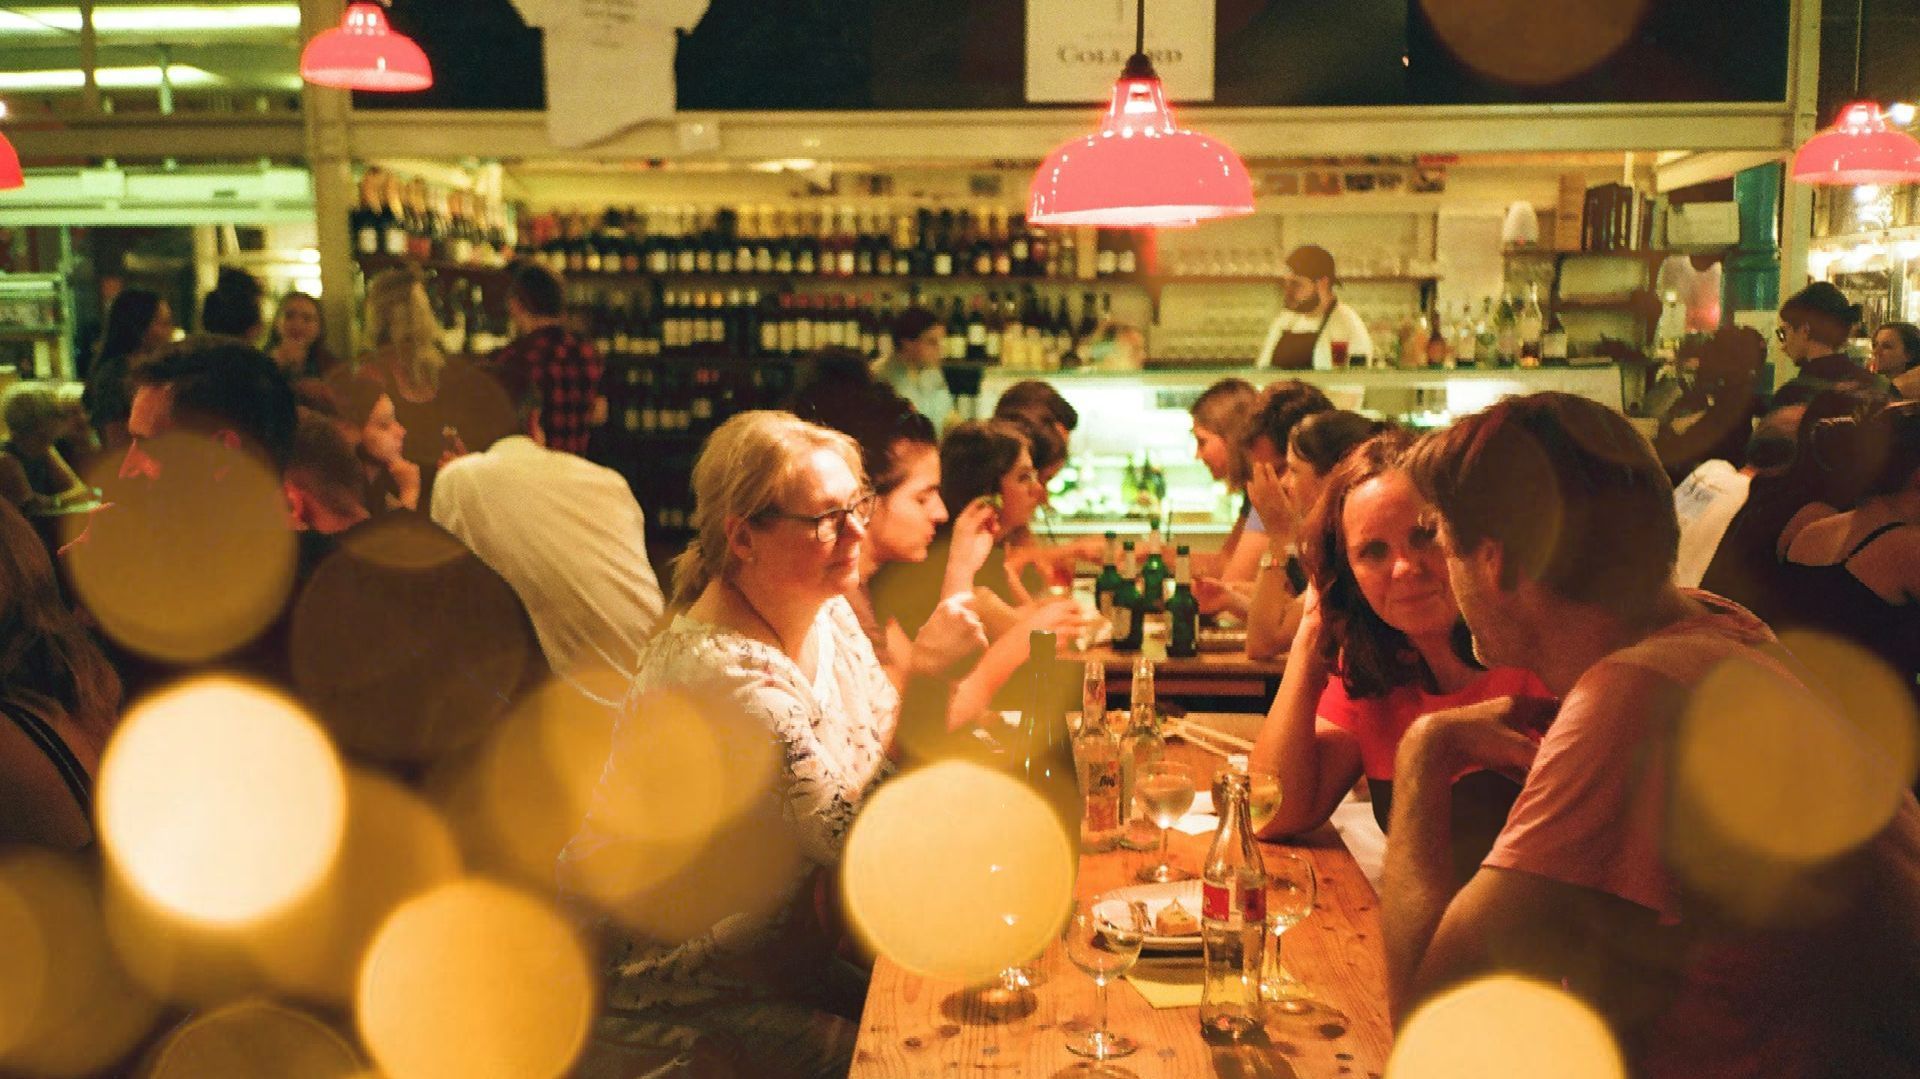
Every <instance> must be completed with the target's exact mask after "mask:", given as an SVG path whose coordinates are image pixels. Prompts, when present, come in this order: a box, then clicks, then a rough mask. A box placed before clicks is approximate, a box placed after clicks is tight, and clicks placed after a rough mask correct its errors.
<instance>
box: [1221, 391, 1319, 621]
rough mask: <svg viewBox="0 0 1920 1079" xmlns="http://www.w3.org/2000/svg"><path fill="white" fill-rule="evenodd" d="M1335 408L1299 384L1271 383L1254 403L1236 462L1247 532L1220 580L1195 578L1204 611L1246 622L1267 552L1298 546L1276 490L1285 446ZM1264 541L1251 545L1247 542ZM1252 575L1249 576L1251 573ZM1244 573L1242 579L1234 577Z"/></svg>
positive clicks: (1294, 522) (1296, 523)
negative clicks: (1299, 429) (1303, 425)
mask: <svg viewBox="0 0 1920 1079" xmlns="http://www.w3.org/2000/svg"><path fill="white" fill-rule="evenodd" d="M1332 408H1333V402H1332V401H1330V400H1328V399H1327V395H1326V394H1325V393H1324V392H1322V391H1321V389H1320V388H1319V387H1318V386H1314V385H1312V384H1311V383H1306V382H1302V381H1300V380H1299V379H1297V378H1288V379H1282V380H1280V381H1278V382H1274V383H1270V384H1268V386H1267V387H1266V388H1265V389H1263V390H1261V391H1260V396H1259V397H1258V398H1257V399H1255V401H1254V403H1253V409H1252V412H1251V413H1250V414H1249V415H1248V417H1247V422H1246V426H1245V428H1244V429H1243V430H1242V433H1241V436H1240V447H1239V453H1240V459H1241V460H1242V462H1243V463H1244V466H1245V468H1246V470H1247V503H1248V505H1249V506H1250V507H1251V509H1250V511H1249V512H1248V513H1247V515H1246V528H1245V530H1244V532H1243V534H1242V536H1241V539H1240V543H1239V545H1238V546H1237V547H1236V548H1235V550H1234V557H1233V560H1232V561H1231V562H1230V563H1229V564H1228V565H1227V566H1226V574H1227V575H1226V576H1224V577H1209V576H1202V577H1198V578H1196V579H1195V581H1194V587H1193V594H1194V597H1195V598H1197V599H1198V600H1199V601H1200V609H1201V610H1202V611H1209V612H1211V611H1229V612H1231V613H1233V614H1235V615H1239V616H1240V617H1243V618H1244V617H1246V616H1247V615H1248V614H1249V612H1250V611H1251V609H1252V604H1253V592H1254V590H1255V587H1257V585H1256V586H1254V587H1249V585H1248V583H1247V582H1249V581H1256V580H1257V579H1258V576H1259V570H1260V567H1261V566H1262V565H1263V564H1266V563H1267V561H1268V560H1267V559H1264V558H1263V557H1262V556H1263V555H1265V554H1266V553H1267V552H1268V551H1269V550H1272V551H1279V552H1283V554H1282V563H1284V561H1285V557H1286V554H1287V553H1290V552H1291V551H1292V550H1293V549H1294V547H1295V546H1296V544H1297V542H1298V541H1297V538H1296V537H1297V534H1298V531H1299V521H1298V520H1297V519H1296V517H1295V515H1294V513H1293V511H1292V510H1291V509H1289V508H1288V505H1287V502H1286V499H1285V498H1284V497H1283V496H1282V494H1281V490H1280V474H1281V473H1282V472H1284V471H1286V467H1287V444H1288V440H1289V439H1290V438H1291V437H1292V435H1293V429H1294V426H1295V425H1297V424H1298V423H1299V422H1300V421H1301V420H1303V419H1306V418H1307V417H1308V416H1311V415H1313V414H1314V413H1316V412H1326V411H1329V410H1330V409H1332ZM1256 536H1258V537H1262V538H1261V539H1260V540H1258V541H1255V540H1253V539H1250V538H1249V537H1256ZM1250 570H1251V571H1250ZM1241 573H1245V574H1246V576H1245V577H1236V576H1234V575H1235V574H1241Z"/></svg>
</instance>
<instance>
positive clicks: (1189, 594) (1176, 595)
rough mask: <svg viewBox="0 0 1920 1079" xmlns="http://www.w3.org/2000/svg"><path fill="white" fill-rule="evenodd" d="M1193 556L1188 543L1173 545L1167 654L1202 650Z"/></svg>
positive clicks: (1197, 652) (1190, 653) (1176, 654)
mask: <svg viewBox="0 0 1920 1079" xmlns="http://www.w3.org/2000/svg"><path fill="white" fill-rule="evenodd" d="M1191 562H1192V560H1191V559H1190V558H1189V557H1188V555H1187V548H1186V547H1185V546H1180V547H1175V548H1174V549H1173V595H1172V596H1170V597H1168V599H1167V655H1169V656H1178V657H1181V658H1183V659H1184V658H1189V657H1192V656H1196V655H1198V654H1199V653H1200V601H1199V600H1198V599H1195V598H1194V595H1193V568H1192V565H1191Z"/></svg>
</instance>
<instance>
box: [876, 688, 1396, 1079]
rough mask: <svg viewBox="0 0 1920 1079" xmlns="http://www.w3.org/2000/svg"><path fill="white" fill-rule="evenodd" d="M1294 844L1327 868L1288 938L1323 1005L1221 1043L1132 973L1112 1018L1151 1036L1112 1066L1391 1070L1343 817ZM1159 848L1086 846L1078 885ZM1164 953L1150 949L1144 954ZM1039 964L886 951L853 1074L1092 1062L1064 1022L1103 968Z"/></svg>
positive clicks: (1200, 846)
mask: <svg viewBox="0 0 1920 1079" xmlns="http://www.w3.org/2000/svg"><path fill="white" fill-rule="evenodd" d="M1192 718H1194V719H1196V720H1199V721H1201V722H1203V723H1205V724H1206V725H1208V726H1211V727H1214V728H1217V729H1224V730H1227V731H1229V732H1230V733H1233V734H1236V735H1239V736H1241V737H1251V736H1252V733H1253V731H1254V729H1255V728H1256V727H1257V725H1258V721H1259V717H1257V716H1250V715H1245V716H1243V715H1236V716H1226V715H1221V714H1217V713H1207V714H1203V715H1196V716H1194V717H1192ZM1167 753H1168V755H1169V756H1170V757H1172V758H1173V759H1175V760H1179V761H1182V762H1184V763H1187V764H1189V765H1191V766H1192V767H1193V768H1194V769H1195V770H1196V774H1197V775H1199V776H1201V777H1203V782H1204V781H1205V779H1204V777H1210V776H1211V775H1212V773H1213V771H1214V770H1215V769H1217V768H1220V767H1223V766H1224V765H1225V762H1224V761H1223V760H1222V759H1221V758H1220V757H1218V756H1215V755H1213V754H1211V753H1209V752H1207V751H1205V750H1202V749H1200V748H1199V747H1197V746H1194V745H1189V744H1186V743H1184V742H1180V741H1170V742H1169V743H1168V745H1167ZM1211 840H1212V837H1211V836H1210V835H1199V836H1190V835H1186V834H1183V833H1181V832H1179V831H1175V832H1174V833H1173V834H1172V837H1171V841H1170V844H1169V849H1170V853H1171V857H1172V861H1173V864H1174V865H1176V866H1179V867H1180V868H1182V869H1185V870H1187V871H1189V872H1192V873H1195V874H1197V873H1198V872H1199V870H1200V865H1201V862H1202V860H1203V859H1204V858H1205V856H1206V851H1207V847H1208V844H1209V843H1210V842H1211ZM1288 846H1289V847H1291V848H1292V849H1294V850H1297V851H1299V852H1300V853H1302V854H1304V855H1305V856H1306V857H1307V858H1309V859H1310V860H1311V861H1312V862H1313V866H1314V871H1315V873H1316V874H1317V875H1318V877H1319V894H1318V897H1317V899H1316V900H1315V903H1314V910H1313V914H1312V915H1311V916H1310V917H1308V918H1307V919H1306V920H1305V921H1303V922H1301V923H1300V924H1299V925H1297V926H1295V927H1294V928H1293V929H1291V930H1289V931H1288V932H1287V933H1286V934H1285V936H1284V938H1283V940H1284V946H1283V949H1282V955H1283V957H1284V960H1285V962H1286V965H1287V967H1288V969H1289V970H1290V971H1292V972H1293V974H1294V975H1295V976H1296V977H1297V978H1298V979H1299V980H1300V981H1301V982H1302V983H1303V985H1304V987H1305V989H1306V991H1307V993H1308V994H1309V995H1310V996H1311V997H1312V998H1314V1005H1313V1007H1312V1008H1311V1009H1310V1010H1309V1011H1307V1012H1305V1013H1304V1014H1301V1015H1297V1016H1294V1015H1284V1014H1281V1013H1278V1012H1270V1014H1269V1016H1268V1018H1267V1024H1266V1030H1265V1031H1264V1032H1263V1033H1260V1034H1256V1035H1254V1036H1252V1037H1251V1038H1248V1039H1244V1040H1242V1041H1240V1042H1237V1043H1226V1042H1221V1043H1218V1044H1214V1043H1210V1042H1209V1041H1207V1040H1203V1038H1202V1036H1201V1033H1200V1020H1199V1009H1198V1008H1197V1007H1180V1008H1165V1009H1155V1008H1153V1007H1152V1006H1151V1005H1149V1004H1148V1003H1147V1001H1146V999H1145V998H1144V997H1142V996H1141V995H1140V993H1139V991H1137V990H1136V989H1134V987H1133V986H1132V984H1131V983H1129V982H1127V980H1126V979H1124V978H1122V979H1119V980H1117V981H1115V982H1113V983H1111V984H1109V985H1108V988H1107V992H1108V998H1109V1004H1108V1008H1109V1014H1108V1027H1109V1029H1111V1030H1116V1031H1119V1032H1121V1033H1124V1034H1126V1035H1128V1036H1130V1037H1132V1038H1134V1039H1135V1040H1137V1041H1138V1042H1139V1043H1140V1048H1139V1050H1138V1051H1137V1052H1135V1053H1133V1054H1132V1055H1130V1056H1126V1057H1122V1058H1119V1059H1116V1060H1113V1061H1111V1062H1110V1065H1111V1066H1112V1067H1113V1068H1115V1069H1117V1070H1114V1071H1111V1072H1108V1073H1106V1074H1113V1075H1124V1074H1128V1073H1131V1074H1132V1075H1134V1076H1137V1077H1138V1079H1162V1077H1164V1079H1186V1077H1190V1076H1202V1075H1212V1076H1263V1075H1264V1076H1299V1077H1300V1079H1315V1077H1320V1076H1325V1077H1328V1079H1363V1077H1366V1079H1378V1077H1379V1076H1380V1074H1381V1073H1382V1072H1383V1071H1384V1070H1385V1067H1386V1059H1387V1053H1388V1050H1389V1047H1390V1046H1391V1043H1392V1026H1391V1023H1390V1022H1389V1020H1388V1017H1387V1004H1386V1001H1387V989H1386V967H1385V959H1384V956H1383V954H1382V952H1381V946H1380V924H1379V903H1378V900H1377V898H1376V897H1375V895H1374V892H1373V888H1372V886H1371V885H1369V884H1368V883H1367V880H1366V878H1365V877H1364V876H1363V875H1362V874H1361V871H1360V867H1359V866H1358V865H1357V864H1356V863H1355V862H1354V860H1353V856H1352V855H1351V854H1349V853H1348V852H1347V848H1346V847H1345V846H1344V845H1343V844H1342V843H1341V841H1340V839H1339V837H1338V836H1337V835H1336V834H1335V833H1334V831H1333V829H1332V828H1330V827H1324V826H1323V827H1322V828H1321V829H1319V830H1318V831H1316V832H1315V833H1313V834H1312V835H1311V836H1309V837H1306V838H1305V839H1304V840H1302V841H1299V842H1297V843H1290V844H1288ZM1152 857H1153V855H1152V853H1151V852H1148V853H1140V852H1134V851H1126V850H1116V851H1112V852H1109V853H1104V854H1083V855H1082V856H1081V858H1080V868H1079V878H1078V880H1077V882H1076V884H1075V891H1076V894H1078V895H1080V896H1095V895H1100V894H1102V893H1104V892H1107V891H1109V890H1111V889H1114V888H1118V887H1122V886H1124V885H1127V884H1131V883H1133V875H1134V872H1135V871H1136V870H1137V869H1138V868H1139V867H1140V866H1141V865H1143V864H1145V863H1146V862H1147V861H1148V860H1149V859H1151V858H1152ZM1155 960H1156V957H1154V956H1153V955H1152V953H1148V954H1146V955H1143V956H1142V959H1141V963H1142V964H1147V963H1150V962H1154V961H1155ZM1159 961H1161V962H1167V961H1169V960H1166V959H1161V960H1159ZM1172 961H1174V962H1181V963H1186V964H1190V965H1191V966H1192V968H1193V970H1194V971H1195V974H1196V976H1197V971H1198V967H1199V963H1200V957H1199V956H1198V955H1192V956H1184V957H1180V958H1178V959H1175V960H1172ZM1033 966H1034V967H1035V968H1036V970H1037V971H1038V973H1039V975H1040V978H1039V984H1038V985H1036V986H1035V987H1034V988H1033V989H1032V990H1030V991H1024V992H1020V993H1018V994H1012V995H1003V994H1001V993H998V992H982V991H981V990H979V989H977V988H973V989H969V988H968V987H966V986H962V985H960V984H958V983H955V982H950V981H943V980H939V979H935V978H928V977H923V976H920V975H917V974H913V973H910V972H908V971H906V970H903V969H901V968H900V967H898V966H896V965H895V964H894V963H892V962H891V961H889V960H888V959H887V958H886V957H884V956H882V957H880V958H879V959H878V960H876V961H875V963H874V968H873V980H872V983H871V985H870V987H869V989H868V991H867V1005H866V1012H865V1014H864V1015H863V1016H862V1018H861V1022H860V1035H859V1042H858V1045H857V1048H856V1050H855V1054H854V1064H853V1069H852V1071H851V1072H850V1075H851V1076H853V1077H855V1079H919V1077H927V1079H933V1077H942V1079H944V1077H948V1076H953V1075H974V1074H981V1073H993V1074H1002V1075H1010V1076H1053V1075H1056V1074H1062V1073H1066V1070H1067V1069H1072V1068H1075V1066H1076V1065H1081V1064H1084V1063H1085V1061H1083V1060H1082V1058H1080V1057H1076V1056H1074V1055H1073V1054H1072V1053H1069V1052H1068V1051H1067V1048H1066V1036H1065V1034H1064V1033H1063V1032H1062V1030H1061V1027H1062V1025H1063V1024H1067V1023H1071V1022H1074V1021H1075V1020H1078V1021H1080V1022H1082V1023H1085V1022H1089V1021H1091V1017H1092V1015H1093V1006H1094V1005H1093V1001H1094V996H1093V994H1094V987H1093V982H1092V980H1091V979H1090V978H1088V977H1087V976H1086V975H1085V974H1083V973H1081V972H1080V970H1079V969H1078V968H1077V967H1075V966H1074V965H1073V964H1072V962H1070V961H1069V960H1068V959H1067V957H1066V952H1065V949H1064V948H1063V947H1062V945H1061V944H1060V943H1059V942H1058V941H1057V940H1056V941H1055V942H1054V943H1053V944H1051V945H1049V946H1048V948H1047V950H1046V952H1045V954H1044V955H1042V956H1041V957H1040V958H1039V959H1038V960H1037V961H1036V962H1035V963H1034V964H1033ZM1069 1074H1087V1072H1085V1071H1084V1070H1082V1071H1074V1072H1071V1073H1069ZM1090 1074H1096V1075H1097V1074H1102V1073H1100V1072H1098V1071H1093V1072H1091V1073H1090Z"/></svg>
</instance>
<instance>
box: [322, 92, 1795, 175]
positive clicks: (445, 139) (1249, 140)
mask: <svg viewBox="0 0 1920 1079" xmlns="http://www.w3.org/2000/svg"><path fill="white" fill-rule="evenodd" d="M1094 114H1095V110H1093V109H1070V110H1068V109H1046V110H1009V111H950V112H949V111H934V112H848V113H823V112H795V113H763V112H752V113H744V112H743V113H726V112H722V113H682V114H680V115H679V116H677V117H676V118H675V119H674V120H672V121H667V122H656V123H648V124H642V125H639V126H637V127H635V128H633V129H631V130H629V131H627V132H625V133H623V134H621V135H618V136H615V137H614V138H612V139H609V140H607V141H606V142H603V143H601V144H599V145H597V146H593V147H589V148H586V149H567V148H562V147H558V146H555V145H554V144H553V143H552V142H551V141H550V140H549V139H548V137H547V130H546V117H545V114H543V113H539V112H479V111H475V112H416V111H412V110H385V109H360V110H356V111H355V112H354V115H353V122H352V126H351V129H350V130H351V138H352V142H353V155H354V156H355V157H357V158H362V159H366V158H382V157H394V156H418V157H433V158H453V159H459V158H464V157H471V156H483V157H497V158H503V159H507V160H532V159H539V158H547V157H568V158H573V159H576V160H578V159H594V160H608V161H634V160H640V161H645V160H655V159H657V160H667V161H701V160H708V161H763V160H774V159H792V158H813V159H818V160H861V161H891V160H902V159H907V160H917V161H926V160H936V159H940V158H941V156H942V154H943V153H944V154H950V155H951V156H952V157H953V159H954V160H974V161H980V160H988V161H992V160H1007V161H1034V160H1039V159H1040V158H1042V157H1044V156H1045V155H1046V153H1047V152H1048V151H1049V150H1050V149H1052V147H1053V146H1054V144H1055V143H1057V142H1059V141H1060V140H1062V139H1064V138H1067V137H1068V136H1070V135H1073V134H1076V133H1081V132H1086V131H1090V130H1092V129H1093V126H1094V121H1095V115H1094ZM1180 115H1181V118H1182V120H1184V121H1185V122H1186V123H1187V125H1188V126H1191V127H1192V128H1194V129H1195V130H1199V131H1204V132H1207V133H1208V134H1210V135H1214V136H1216V137H1218V138H1221V139H1224V140H1225V141H1226V142H1228V143H1229V144H1231V145H1232V146H1233V147H1234V149H1236V150H1238V151H1239V152H1240V154H1241V155H1242V156H1244V157H1301V156H1316V155H1328V156H1338V155H1348V154H1383V153H1384V154H1411V153H1489V152H1492V153H1502V152H1528V153H1559V152H1588V151H1609V150H1613V151H1620V150H1670V149H1674V150H1693V151H1722V150H1745V151H1770V152H1771V151H1778V150H1783V149H1788V148H1791V147H1792V145H1793V143H1792V117H1791V115H1790V113H1789V112H1788V110H1787V108H1786V107H1785V106H1783V105H1779V104H1770V105H1740V104H1735V105H1685V106H1676V105H1646V104H1638V105H1630V106H1628V105H1611V106H1594V105H1556V106H1476V107H1472V108H1455V107H1424V108H1398V107H1396V108H1338V109H1334V108H1312V109H1307V108H1270V109H1244V108H1235V109H1223V108H1201V107H1189V108H1186V109H1183V110H1181V114H1180ZM696 127H697V128H700V129H701V130H695V128H696ZM714 131H717V132H718V135H719V149H718V150H716V151H699V152H692V153H689V152H687V151H684V150H682V149H681V147H682V145H683V144H689V145H711V144H712V143H711V140H710V138H708V137H707V136H709V135H711V133H712V132H714Z"/></svg>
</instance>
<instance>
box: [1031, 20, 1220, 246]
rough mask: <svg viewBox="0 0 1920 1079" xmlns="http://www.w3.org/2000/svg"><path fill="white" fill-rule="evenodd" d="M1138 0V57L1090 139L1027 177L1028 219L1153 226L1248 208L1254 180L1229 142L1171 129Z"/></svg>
mask: <svg viewBox="0 0 1920 1079" xmlns="http://www.w3.org/2000/svg"><path fill="white" fill-rule="evenodd" d="M1146 8H1147V4H1146V0H1138V8H1137V10H1136V15H1135V23H1134V34H1135V37H1134V53H1133V57H1132V59H1130V60H1128V61H1127V66H1126V69H1125V70H1123V71H1122V72H1121V73H1120V81H1119V82H1116V83H1114V86H1113V101H1112V103H1111V104H1109V105H1108V106H1107V114H1106V116H1105V117H1104V118H1103V119H1102V120H1101V121H1100V130H1099V131H1098V132H1095V133H1094V134H1092V135H1087V136H1084V137H1081V138H1077V139H1069V140H1067V141H1066V142H1064V143H1061V144H1060V145H1059V146H1056V147H1054V150H1053V152H1052V153H1050V154H1048V155H1047V159H1046V160H1045V161H1043V162H1041V163H1040V168H1039V169H1038V170H1037V171H1036V172H1035V173H1034V174H1033V183H1032V185H1031V186H1030V187H1029V188H1028V191H1027V220H1028V221H1031V222H1033V223H1035V224H1040V225H1093V226H1097V227H1100V228H1159V227H1168V226H1179V225H1193V224H1197V223H1199V222H1201V221H1206V220H1210V219H1213V218H1217V217H1238V216H1240V215H1242V214H1250V213H1252V212H1253V181H1252V180H1250V179H1249V178H1248V177H1247V168H1246V166H1245V165H1243V164H1241V163H1240V155H1239V154H1236V153H1234V152H1233V148H1232V147H1230V146H1228V145H1227V144H1226V143H1223V142H1219V141H1217V140H1215V139H1211V138H1208V137H1207V136H1205V135H1201V134H1198V133H1196V132H1192V131H1185V130H1182V129H1181V128H1178V127H1176V126H1174V122H1173V112H1172V110H1170V109H1168V108H1167V94H1166V90H1165V88H1164V87H1162V86H1161V84H1160V76H1159V75H1157V74H1155V72H1154V70H1153V61H1151V60H1149V59H1148V58H1147V50H1146Z"/></svg>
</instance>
